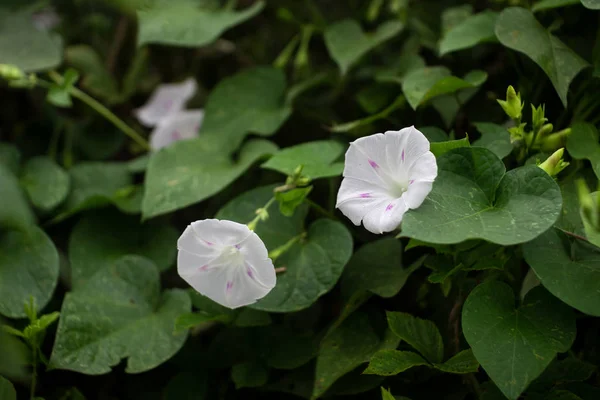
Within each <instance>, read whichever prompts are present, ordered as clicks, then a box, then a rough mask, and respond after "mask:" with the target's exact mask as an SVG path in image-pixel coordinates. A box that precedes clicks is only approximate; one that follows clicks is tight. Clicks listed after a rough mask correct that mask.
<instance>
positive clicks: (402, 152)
mask: <svg viewBox="0 0 600 400" xmlns="http://www.w3.org/2000/svg"><path fill="white" fill-rule="evenodd" d="M436 176H437V163H436V161H435V156H434V155H433V153H431V152H430V151H429V141H428V140H427V138H426V137H425V136H424V135H423V134H422V133H421V132H419V131H418V130H417V129H415V127H414V126H411V127H409V128H404V129H402V130H400V131H388V132H386V133H385V134H383V133H378V134H376V135H371V136H367V137H363V138H360V139H358V140H355V141H354V142H352V143H350V148H349V149H348V151H347V152H346V160H345V166H344V179H343V181H342V185H341V187H340V190H339V192H338V197H337V205H336V207H337V208H339V209H340V210H341V211H342V213H343V214H344V215H345V216H346V217H348V218H349V219H350V220H351V221H352V223H354V225H360V223H361V222H362V223H363V225H364V226H365V228H366V229H367V230H368V231H370V232H373V233H384V232H390V231H393V230H394V229H396V228H397V227H398V226H399V225H400V223H401V222H402V217H403V216H404V213H405V212H406V211H408V210H409V209H414V208H417V207H419V206H420V205H421V204H422V203H423V201H424V200H425V198H426V197H427V195H428V194H429V192H430V191H431V187H432V185H433V181H434V180H435V178H436Z"/></svg>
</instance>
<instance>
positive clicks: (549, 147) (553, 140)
mask: <svg viewBox="0 0 600 400" xmlns="http://www.w3.org/2000/svg"><path fill="white" fill-rule="evenodd" d="M570 134H571V128H567V129H563V130H562V131H559V132H555V133H553V134H551V135H548V136H546V137H545V138H543V139H542V140H541V142H540V148H541V150H542V151H547V152H550V151H555V150H556V149H558V148H560V147H564V146H565V142H566V140H567V136H569V135H570Z"/></svg>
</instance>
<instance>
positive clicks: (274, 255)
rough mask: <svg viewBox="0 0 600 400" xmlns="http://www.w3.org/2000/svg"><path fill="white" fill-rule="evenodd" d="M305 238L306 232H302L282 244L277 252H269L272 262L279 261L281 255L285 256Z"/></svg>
mask: <svg viewBox="0 0 600 400" xmlns="http://www.w3.org/2000/svg"><path fill="white" fill-rule="evenodd" d="M305 237H306V232H302V233H301V234H299V235H296V236H294V237H293V238H291V239H290V240H288V241H287V242H286V243H284V244H282V245H281V246H279V247H278V248H276V249H275V250H271V251H270V252H269V258H270V259H271V260H273V262H275V260H277V258H279V257H281V255H283V254H284V253H285V252H286V251H288V250H289V249H291V248H292V246H293V245H295V244H296V243H297V242H299V241H300V240H302V239H304V238H305ZM282 272H283V271H282Z"/></svg>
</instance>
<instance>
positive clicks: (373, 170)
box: [343, 133, 389, 188]
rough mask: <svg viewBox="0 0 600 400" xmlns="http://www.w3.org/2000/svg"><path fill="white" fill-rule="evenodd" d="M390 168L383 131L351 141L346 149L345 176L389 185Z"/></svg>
mask: <svg viewBox="0 0 600 400" xmlns="http://www.w3.org/2000/svg"><path fill="white" fill-rule="evenodd" d="M387 170H388V166H387V160H386V154H385V138H384V136H383V134H382V133H378V134H376V135H371V136H367V137H364V138H360V139H357V140H355V141H354V142H352V143H350V147H349V148H348V151H346V157H345V163H344V174H343V175H344V177H346V178H354V179H358V180H363V181H366V182H371V183H373V184H375V185H379V186H381V187H384V188H385V187H387V186H388V184H389V182H388V180H387V179H386V178H387V177H386V175H387V173H386V171H387Z"/></svg>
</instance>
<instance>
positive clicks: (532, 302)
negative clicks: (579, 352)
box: [462, 281, 576, 400]
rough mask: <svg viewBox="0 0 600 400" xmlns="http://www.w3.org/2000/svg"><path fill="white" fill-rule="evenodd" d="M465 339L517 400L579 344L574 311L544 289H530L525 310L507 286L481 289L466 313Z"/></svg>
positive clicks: (468, 303)
mask: <svg viewBox="0 0 600 400" xmlns="http://www.w3.org/2000/svg"><path fill="white" fill-rule="evenodd" d="M462 326H463V332H464V335H465V338H466V339H467V342H468V343H469V345H470V346H471V348H472V349H473V354H475V358H477V361H479V363H480V364H481V366H482V367H483V369H485V371H486V372H487V374H488V375H489V376H490V378H492V380H493V381H494V383H495V384H496V385H497V386H498V388H500V390H501V391H502V393H504V395H505V396H506V397H508V398H509V399H510V400H516V399H517V398H518V397H519V395H520V394H521V393H522V392H523V391H524V390H525V389H526V388H527V386H528V385H529V383H530V382H531V381H533V380H534V379H535V378H537V377H538V376H539V375H540V374H541V373H542V372H543V371H544V369H545V368H546V367H547V366H548V364H550V362H551V361H552V360H553V359H554V357H555V356H556V354H557V353H559V352H564V351H567V350H568V349H569V348H570V347H571V344H572V343H573V340H575V333H576V328H575V318H574V316H573V314H572V312H571V309H570V308H569V307H567V306H566V305H565V304H564V303H562V302H560V301H559V300H558V299H556V298H555V297H553V296H552V295H550V294H549V293H548V292H546V291H545V290H544V289H543V288H541V287H539V286H538V287H536V288H534V289H532V290H531V291H530V292H529V293H528V294H527V297H525V302H524V303H523V305H521V307H519V308H516V309H515V296H514V293H513V291H512V289H511V288H510V286H508V285H507V284H505V283H502V282H498V281H490V282H486V283H483V284H481V285H479V286H477V287H476V288H475V289H473V291H472V292H471V294H470V295H469V297H468V298H467V300H466V301H465V304H464V307H463V313H462Z"/></svg>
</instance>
